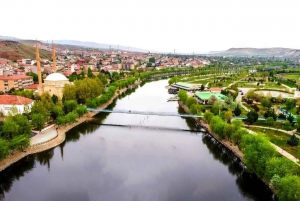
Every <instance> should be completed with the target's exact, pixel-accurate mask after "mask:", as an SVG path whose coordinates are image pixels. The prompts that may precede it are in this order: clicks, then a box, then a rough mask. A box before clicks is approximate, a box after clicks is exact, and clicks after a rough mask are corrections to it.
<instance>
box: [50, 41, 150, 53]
mask: <svg viewBox="0 0 300 201" xmlns="http://www.w3.org/2000/svg"><path fill="white" fill-rule="evenodd" d="M53 42H54V43H55V44H61V45H74V46H80V47H90V48H99V49H110V48H111V49H114V50H123V51H132V52H149V51H148V50H144V49H140V48H135V47H126V46H122V45H119V46H118V45H109V44H103V43H95V42H83V41H77V40H54V41H53Z"/></svg>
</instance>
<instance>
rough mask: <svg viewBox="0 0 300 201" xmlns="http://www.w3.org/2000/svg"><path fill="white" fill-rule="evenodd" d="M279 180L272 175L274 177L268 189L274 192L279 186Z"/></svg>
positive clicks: (276, 176) (277, 176) (275, 175)
mask: <svg viewBox="0 0 300 201" xmlns="http://www.w3.org/2000/svg"><path fill="white" fill-rule="evenodd" d="M280 181H281V178H280V177H279V175H277V174H274V176H273V177H272V178H271V180H270V187H271V188H272V189H274V190H277V188H278V186H279V184H280Z"/></svg>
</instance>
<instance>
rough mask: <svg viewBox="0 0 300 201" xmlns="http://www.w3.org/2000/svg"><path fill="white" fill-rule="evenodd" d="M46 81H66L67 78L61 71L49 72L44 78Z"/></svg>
mask: <svg viewBox="0 0 300 201" xmlns="http://www.w3.org/2000/svg"><path fill="white" fill-rule="evenodd" d="M45 80H46V81H68V78H66V76H64V75H63V74H61V73H51V74H50V75H48V76H47V77H46V79H45Z"/></svg>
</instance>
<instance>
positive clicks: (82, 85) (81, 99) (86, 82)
mask: <svg viewBox="0 0 300 201" xmlns="http://www.w3.org/2000/svg"><path fill="white" fill-rule="evenodd" d="M104 88H105V86H104V84H103V83H102V81H101V80H100V79H99V78H98V77H95V78H84V79H83V80H75V81H74V84H66V85H65V86H64V88H63V101H64V100H76V101H77V102H78V103H79V104H80V103H83V104H85V103H86V101H87V100H91V99H93V98H96V97H98V96H99V95H101V94H102V93H103V91H104Z"/></svg>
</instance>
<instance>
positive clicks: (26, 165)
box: [0, 155, 35, 201]
mask: <svg viewBox="0 0 300 201" xmlns="http://www.w3.org/2000/svg"><path fill="white" fill-rule="evenodd" d="M34 167H35V156H34V155H31V156H27V157H25V158H24V159H22V160H21V161H19V162H16V163H15V164H13V165H11V166H10V167H9V168H6V169H5V170H3V171H2V172H1V173H0V200H1V201H2V200H4V198H5V192H9V191H10V189H11V187H12V185H13V183H14V181H15V180H19V179H20V178H21V177H23V176H24V174H25V173H28V172H30V171H31V170H32V169H33V168H34Z"/></svg>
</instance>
